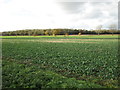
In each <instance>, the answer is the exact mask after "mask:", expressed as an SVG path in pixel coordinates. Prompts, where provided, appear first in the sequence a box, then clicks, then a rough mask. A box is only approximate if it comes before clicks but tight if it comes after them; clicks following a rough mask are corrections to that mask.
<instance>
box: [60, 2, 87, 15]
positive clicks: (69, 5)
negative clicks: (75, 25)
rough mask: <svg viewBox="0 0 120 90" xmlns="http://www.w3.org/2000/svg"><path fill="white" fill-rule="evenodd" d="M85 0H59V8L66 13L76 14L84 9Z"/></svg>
mask: <svg viewBox="0 0 120 90" xmlns="http://www.w3.org/2000/svg"><path fill="white" fill-rule="evenodd" d="M84 4H85V2H59V5H60V6H61V8H62V9H63V10H64V11H65V12H66V13H68V14H77V13H80V12H82V11H84V8H83V7H84Z"/></svg>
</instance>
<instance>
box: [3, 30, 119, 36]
mask: <svg viewBox="0 0 120 90" xmlns="http://www.w3.org/2000/svg"><path fill="white" fill-rule="evenodd" d="M81 34H120V30H105V29H104V30H85V29H25V30H16V31H7V32H2V33H1V35H3V36H21V35H22V36H38V35H54V36H56V35H81Z"/></svg>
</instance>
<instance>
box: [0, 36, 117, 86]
mask: <svg viewBox="0 0 120 90" xmlns="http://www.w3.org/2000/svg"><path fill="white" fill-rule="evenodd" d="M1 39H2V70H3V72H2V79H3V80H2V81H3V82H2V84H3V85H2V87H3V88H118V87H119V85H118V78H119V65H118V36H117V35H113V36H112V35H99V36H98V35H89V36H87V35H86V36H85V35H83V36H66V37H64V36H56V37H54V36H17V37H16V36H1Z"/></svg>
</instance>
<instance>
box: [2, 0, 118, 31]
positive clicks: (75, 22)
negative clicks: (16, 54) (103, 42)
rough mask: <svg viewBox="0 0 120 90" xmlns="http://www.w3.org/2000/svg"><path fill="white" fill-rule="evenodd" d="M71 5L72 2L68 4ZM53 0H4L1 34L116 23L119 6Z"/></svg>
mask: <svg viewBox="0 0 120 90" xmlns="http://www.w3.org/2000/svg"><path fill="white" fill-rule="evenodd" d="M68 3H69V2H68ZM68 3H67V4H64V3H62V4H61V2H54V0H49V1H48V0H1V1H0V11H1V14H0V30H1V31H8V30H19V29H32V28H87V29H88V28H90V29H91V28H95V27H96V26H97V25H99V24H104V27H106V26H108V25H109V24H110V23H117V18H116V17H117V14H118V13H117V6H116V5H117V3H116V2H111V3H102V4H101V3H84V4H81V3H76V4H75V2H74V3H71V4H70V5H68Z"/></svg>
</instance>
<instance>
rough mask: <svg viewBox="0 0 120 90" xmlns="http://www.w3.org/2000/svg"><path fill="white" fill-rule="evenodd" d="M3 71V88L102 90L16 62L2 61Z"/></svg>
mask: <svg viewBox="0 0 120 90" xmlns="http://www.w3.org/2000/svg"><path fill="white" fill-rule="evenodd" d="M3 71H4V72H3V73H2V74H3V88H103V87H102V86H100V85H97V84H94V83H90V82H85V81H81V80H76V79H75V78H67V77H64V76H61V75H59V74H57V73H54V72H51V71H43V70H41V69H38V68H37V67H35V66H31V67H28V66H26V65H24V64H18V63H16V62H10V61H4V62H3Z"/></svg>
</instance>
